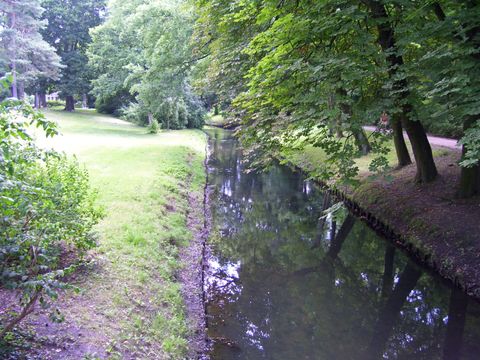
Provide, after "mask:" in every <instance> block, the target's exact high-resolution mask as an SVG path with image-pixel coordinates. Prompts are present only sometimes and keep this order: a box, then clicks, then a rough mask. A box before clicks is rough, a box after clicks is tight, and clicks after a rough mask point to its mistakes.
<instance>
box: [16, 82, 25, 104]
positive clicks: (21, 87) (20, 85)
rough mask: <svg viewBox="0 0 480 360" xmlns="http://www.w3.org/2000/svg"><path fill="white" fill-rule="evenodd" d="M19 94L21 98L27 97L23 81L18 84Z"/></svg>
mask: <svg viewBox="0 0 480 360" xmlns="http://www.w3.org/2000/svg"><path fill="white" fill-rule="evenodd" d="M17 94H18V98H19V99H20V100H23V99H24V98H25V86H24V85H23V82H22V81H19V82H18V84H17Z"/></svg>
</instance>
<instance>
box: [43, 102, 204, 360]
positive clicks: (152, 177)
mask: <svg viewBox="0 0 480 360" xmlns="http://www.w3.org/2000/svg"><path fill="white" fill-rule="evenodd" d="M46 115H47V117H48V118H50V119H54V120H55V121H57V122H58V124H59V127H60V132H61V133H62V136H60V137H58V138H57V139H53V140H45V139H39V140H40V143H42V144H44V145H45V146H53V147H55V148H57V149H60V150H64V151H66V152H67V153H71V154H75V155H76V156H77V157H78V159H79V161H80V162H81V163H84V164H85V166H86V167H87V169H88V170H89V172H90V177H91V180H92V185H93V186H94V187H95V188H97V189H98V192H99V202H100V203H101V204H102V205H103V206H104V208H105V211H106V217H105V218H104V219H103V221H102V222H101V223H100V224H99V225H98V227H97V230H98V232H99V235H100V239H99V247H98V253H99V257H100V258H99V259H101V260H102V272H101V276H95V274H92V276H90V277H89V279H88V281H87V282H86V283H85V284H82V287H83V288H84V292H83V296H85V297H86V298H88V301H89V302H91V303H93V304H95V309H96V312H97V314H98V313H101V314H104V315H103V316H104V319H103V320H102V322H103V326H104V327H105V332H106V333H108V334H110V336H111V337H112V338H111V339H110V340H111V343H112V344H115V345H114V346H113V348H114V350H112V352H113V353H115V352H118V353H120V354H122V353H125V352H127V353H130V354H135V356H137V357H140V358H141V357H146V358H148V356H149V355H148V354H151V353H156V354H157V355H156V356H157V357H158V358H167V357H173V358H181V357H182V356H183V355H184V354H185V351H186V349H187V342H186V341H187V340H186V338H187V333H188V331H187V325H186V321H185V313H184V308H183V300H182V297H181V293H180V285H179V284H178V282H177V280H176V278H175V276H174V275H175V272H176V271H177V270H178V269H179V267H180V263H179V259H178V253H179V247H180V246H183V245H186V244H188V242H189V240H190V239H191V237H192V234H191V233H190V231H189V230H188V228H187V224H186V216H185V214H186V211H187V209H188V198H187V195H188V193H191V192H201V191H203V184H204V181H205V174H204V168H203V160H204V156H205V145H206V138H205V134H204V133H202V132H201V131H198V130H182V131H162V132H160V133H159V134H156V135H152V134H148V133H147V131H146V129H145V128H142V127H138V126H135V125H132V124H130V123H127V122H124V121H121V120H119V119H115V118H113V117H110V116H106V115H100V114H96V113H94V112H91V111H88V112H87V111H78V112H75V113H65V112H57V111H51V110H50V111H47V112H46ZM72 306H75V303H73V304H72ZM77 310H78V311H81V312H83V313H84V314H85V316H84V317H83V320H81V321H82V326H85V327H89V326H91V325H90V324H89V323H88V319H89V317H90V316H91V315H93V314H91V313H90V312H91V311H92V310H91V309H77ZM105 346H107V344H105ZM162 354H163V355H162Z"/></svg>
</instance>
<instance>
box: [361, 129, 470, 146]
mask: <svg viewBox="0 0 480 360" xmlns="http://www.w3.org/2000/svg"><path fill="white" fill-rule="evenodd" d="M363 128H364V129H365V130H367V131H376V130H377V127H376V126H364V127H363ZM403 135H404V136H407V133H406V132H405V131H404V132H403ZM428 141H429V142H430V144H431V145H436V146H443V147H446V148H449V149H458V150H460V149H461V146H460V145H459V144H458V140H456V139H449V138H444V137H439V136H433V135H428Z"/></svg>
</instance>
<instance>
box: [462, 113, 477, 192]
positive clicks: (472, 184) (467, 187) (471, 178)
mask: <svg viewBox="0 0 480 360" xmlns="http://www.w3.org/2000/svg"><path fill="white" fill-rule="evenodd" d="M476 121H477V119H476V118H475V117H473V116H472V117H470V118H469V119H468V120H466V121H465V122H464V125H463V129H464V131H466V130H468V129H469V128H470V127H471V126H473V125H474V124H475V122H476ZM467 150H468V149H467V147H466V146H465V145H463V147H462V159H463V158H464V157H465V154H466V153H467ZM477 194H480V165H479V164H478V163H477V165H475V166H471V167H468V168H466V167H462V168H461V170H460V185H459V187H458V190H457V196H458V197H459V198H469V197H471V196H473V195H477Z"/></svg>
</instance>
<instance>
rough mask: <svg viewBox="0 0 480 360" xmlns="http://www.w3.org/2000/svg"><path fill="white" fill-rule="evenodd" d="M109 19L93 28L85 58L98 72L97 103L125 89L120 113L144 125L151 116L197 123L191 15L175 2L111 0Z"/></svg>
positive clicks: (169, 125) (166, 122) (177, 123)
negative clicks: (91, 40)
mask: <svg viewBox="0 0 480 360" xmlns="http://www.w3.org/2000/svg"><path fill="white" fill-rule="evenodd" d="M110 6H111V7H110V10H111V11H110V14H109V17H108V19H107V21H106V22H105V23H104V24H102V25H101V26H99V27H97V28H96V29H94V30H93V31H92V35H93V39H94V41H93V43H92V44H91V46H90V47H89V51H88V56H89V61H90V64H91V66H92V68H93V69H94V71H95V73H96V74H97V78H96V79H95V80H94V81H93V85H94V88H93V93H94V94H95V95H96V96H97V99H99V101H98V102H97V106H99V105H101V104H102V102H103V103H104V104H108V103H109V104H110V105H109V106H107V108H108V109H109V111H116V110H118V108H119V107H120V106H119V105H121V104H119V103H115V102H114V101H112V100H113V99H114V97H115V94H118V95H121V96H123V94H126V93H128V94H129V95H130V98H128V100H127V99H126V100H127V102H130V105H129V106H128V107H127V106H124V109H123V113H124V116H125V117H126V118H128V119H135V121H136V122H138V123H141V124H142V125H144V124H146V123H149V119H152V118H155V119H157V120H158V121H159V123H161V124H162V127H163V128H165V129H181V128H184V127H201V126H202V125H203V113H204V111H203V108H202V106H201V105H200V102H199V100H198V99H197V96H196V95H195V94H194V93H193V92H192V90H191V86H190V84H189V83H190V70H191V66H192V52H191V46H190V37H191V33H192V25H193V15H192V13H191V9H190V8H189V7H188V6H184V5H182V4H180V3H177V2H174V1H172V2H165V3H162V2H157V1H147V0H138V1H135V2H133V3H130V2H129V3H125V2H121V1H112V2H111V4H110Z"/></svg>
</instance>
